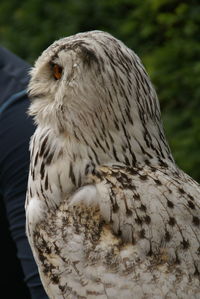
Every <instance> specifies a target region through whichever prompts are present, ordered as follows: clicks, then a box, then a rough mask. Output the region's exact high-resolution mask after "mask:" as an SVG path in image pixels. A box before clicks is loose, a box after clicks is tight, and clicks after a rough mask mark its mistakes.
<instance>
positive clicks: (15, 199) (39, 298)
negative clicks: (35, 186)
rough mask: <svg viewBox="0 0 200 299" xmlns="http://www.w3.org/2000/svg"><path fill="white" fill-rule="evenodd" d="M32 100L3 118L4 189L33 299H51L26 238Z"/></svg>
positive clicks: (0, 172) (0, 182)
mask: <svg viewBox="0 0 200 299" xmlns="http://www.w3.org/2000/svg"><path fill="white" fill-rule="evenodd" d="M27 109H28V99H27V98H25V97H24V98H23V99H21V100H20V101H19V100H18V101H17V103H15V104H13V105H12V106H11V107H10V108H9V109H7V110H6V111H5V112H4V113H3V114H2V115H1V117H0V140H1V143H0V189H1V193H2V196H3V200H4V203H5V206H6V212H7V218H8V221H9V226H10V231H11V235H12V238H13V240H14V242H15V244H16V247H17V255H18V258H19V259H20V262H21V265H22V268H23V272H24V275H25V281H26V284H27V286H28V287H29V290H30V293H31V297H32V298H33V299H43V298H48V297H47V295H46V294H45V292H44V290H43V286H42V285H41V281H40V278H39V274H38V270H37V266H36V264H35V261H34V258H33V256H32V252H31V249H30V246H29V244H28V241H27V237H26V235H25V210H24V204H25V196H26V188H27V179H28V169H29V140H30V136H31V135H32V134H33V132H34V126H33V124H32V120H31V119H30V118H28V116H27V114H26V111H27Z"/></svg>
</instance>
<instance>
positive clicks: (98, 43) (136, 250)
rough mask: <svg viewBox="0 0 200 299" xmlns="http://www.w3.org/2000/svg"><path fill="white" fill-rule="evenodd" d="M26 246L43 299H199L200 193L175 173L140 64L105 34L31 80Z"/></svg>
mask: <svg viewBox="0 0 200 299" xmlns="http://www.w3.org/2000/svg"><path fill="white" fill-rule="evenodd" d="M31 75H32V77H31V81H30V85H29V93H30V98H31V106H30V114H31V115H33V116H34V118H35V122H36V124H37V129H36V131H35V133H34V135H33V137H32V140H31V145H30V149H31V165H30V174H29V183H28V192H27V201H26V215H27V235H28V238H29V242H30V245H31V248H32V250H33V253H34V257H35V259H36V262H37V264H38V268H39V271H40V275H41V279H42V282H43V284H44V287H45V289H46V292H47V294H48V296H49V297H50V298H56V299H57V298H99V299H104V298H109V299H110V298H112V299H114V298H127V299H129V298H136V299H137V298H199V297H200V285H199V277H200V234H199V233H200V187H199V185H198V184H197V183H196V182H195V181H193V180H192V179H191V178H190V177H189V176H187V175H186V174H185V173H184V172H182V171H181V170H180V169H179V168H178V167H177V166H176V164H175V162H174V159H173V157H172V154H171V152H170V149H169V146H168V144H167V141H166V139H165V136H164V133H163V128H162V124H161V120H160V109H159V103H158V100H157V96H156V93H155V90H154V88H153V87H152V84H151V82H150V80H149V77H148V75H147V73H146V71H145V69H144V67H143V66H142V64H141V62H140V60H139V58H138V57H137V56H136V54H135V53H134V52H132V51H131V50H130V49H128V48H127V47H126V46H125V45H124V44H123V43H122V42H120V41H119V40H117V39H115V38H114V37H113V36H111V35H109V34H108V33H105V32H101V31H91V32H86V33H80V34H77V35H74V36H71V37H67V38H63V39H61V40H59V41H56V42H55V43H54V44H52V45H51V46H50V47H49V48H48V49H47V50H45V51H44V52H43V54H42V55H41V56H40V57H39V59H38V60H37V61H36V64H35V67H34V68H33V70H32V73H31Z"/></svg>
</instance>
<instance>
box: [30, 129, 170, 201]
mask: <svg viewBox="0 0 200 299" xmlns="http://www.w3.org/2000/svg"><path fill="white" fill-rule="evenodd" d="M86 136H88V135H86ZM148 138H149V140H148ZM153 138H154V136H153V137H152V136H151V139H150V136H148V133H147V136H146V140H143V139H142V138H141V139H140V143H139V142H138V141H137V139H134V136H131V135H130V134H129V132H128V131H124V135H123V136H119V134H118V135H116V134H112V136H110V137H109V139H108V140H106V141H103V140H100V138H98V136H90V139H89V138H88V137H84V139H83V136H82V137H81V136H79V135H78V134H77V135H76V137H74V136H70V135H67V134H64V133H63V134H56V133H55V131H53V130H52V129H50V128H45V129H40V128H38V129H37V130H36V133H35V134H34V136H33V139H32V153H31V169H30V173H32V180H34V182H35V183H34V184H33V185H34V186H35V189H33V190H31V193H32V196H34V195H37V194H38V193H41V198H44V201H46V202H47V206H49V207H51V206H52V207H53V206H55V205H58V204H59V203H60V202H61V201H62V200H66V198H69V197H70V195H71V194H72V193H73V192H74V191H75V190H77V188H79V187H81V186H82V185H84V184H85V183H87V181H86V179H87V175H88V174H89V173H94V172H95V170H96V168H97V167H98V166H99V165H112V164H120V165H126V166H130V167H142V166H145V165H150V166H151V165H152V166H154V167H166V168H171V169H173V168H174V169H175V168H176V166H175V164H174V162H173V158H172V157H171V153H170V151H169V148H168V147H167V145H166V150H165V151H164V150H162V148H161V145H160V144H157V143H158V142H157V143H156V140H153ZM144 142H145V143H149V146H148V147H145V145H144ZM163 142H164V141H163ZM163 148H164V147H163ZM164 149H165V148H164Z"/></svg>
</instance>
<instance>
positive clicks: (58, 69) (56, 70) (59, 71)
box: [53, 64, 62, 80]
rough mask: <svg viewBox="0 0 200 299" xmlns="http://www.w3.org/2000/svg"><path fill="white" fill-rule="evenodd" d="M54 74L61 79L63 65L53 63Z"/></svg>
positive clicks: (57, 78)
mask: <svg viewBox="0 0 200 299" xmlns="http://www.w3.org/2000/svg"><path fill="white" fill-rule="evenodd" d="M53 76H54V78H55V79H56V80H59V79H60V78H61V77H62V67H61V66H59V65H58V64H54V65H53Z"/></svg>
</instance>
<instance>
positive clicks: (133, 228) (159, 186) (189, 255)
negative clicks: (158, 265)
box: [72, 166, 200, 273]
mask: <svg viewBox="0 0 200 299" xmlns="http://www.w3.org/2000/svg"><path fill="white" fill-rule="evenodd" d="M94 182H96V184H94V185H88V186H87V187H83V188H82V190H81V191H78V192H77V194H76V195H75V196H74V199H73V201H72V202H73V204H74V203H75V202H80V199H81V201H82V203H85V204H87V205H99V207H100V213H101V217H102V219H103V220H104V221H105V222H106V223H107V224H108V225H109V227H110V230H111V231H112V232H113V234H114V235H115V236H117V237H118V238H120V239H121V242H122V243H123V244H124V243H127V244H129V243H132V244H133V245H135V248H137V249H138V252H140V254H141V255H143V256H144V255H147V256H152V255H157V256H160V258H161V259H164V260H165V261H167V262H169V263H170V264H171V263H179V262H182V261H183V262H184V263H186V264H187V265H188V267H189V269H190V272H191V273H200V264H199V254H200V237H199V236H200V189H199V186H198V184H197V183H196V182H194V181H193V180H192V179H191V178H190V177H188V176H187V175H185V173H183V172H181V171H180V170H179V171H178V172H175V171H174V172H172V171H171V172H169V170H167V169H165V168H160V169H155V168H152V167H145V168H143V169H136V168H123V167H117V166H116V167H114V166H113V167H101V169H100V170H99V173H98V176H97V177H96V178H95V177H93V183H94ZM84 194H85V195H84Z"/></svg>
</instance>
